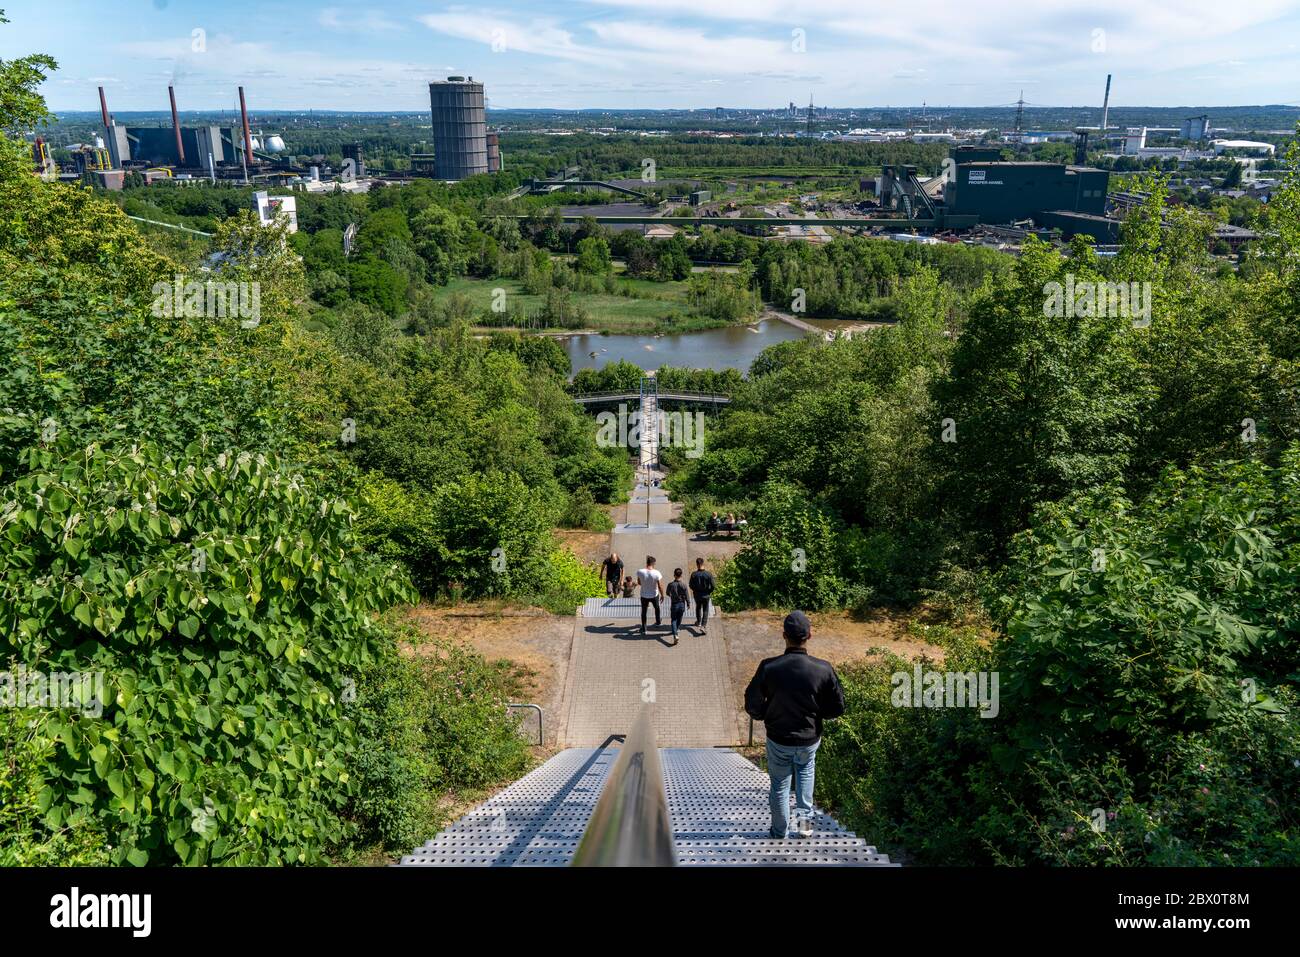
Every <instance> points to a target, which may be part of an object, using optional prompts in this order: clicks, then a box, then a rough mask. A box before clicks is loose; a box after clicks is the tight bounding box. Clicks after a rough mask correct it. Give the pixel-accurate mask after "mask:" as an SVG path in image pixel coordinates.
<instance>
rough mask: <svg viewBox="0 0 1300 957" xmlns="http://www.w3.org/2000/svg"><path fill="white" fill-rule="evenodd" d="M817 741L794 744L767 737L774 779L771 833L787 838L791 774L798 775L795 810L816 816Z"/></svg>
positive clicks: (770, 800)
mask: <svg viewBox="0 0 1300 957" xmlns="http://www.w3.org/2000/svg"><path fill="white" fill-rule="evenodd" d="M820 745H821V742H820V741H818V742H817V743H816V744H811V745H808V746H807V747H792V746H789V745H785V744H777V743H776V742H775V741H773V740H772V739H771V738H768V739H767V774H768V777H769V778H771V779H772V790H771V791H770V792H769V793H768V804H769V805H770V806H771V808H772V830H771V835H772V837H775V838H778V839H780V838H784V837H785V836H786V834H787V833H789V829H790V820H789V817H790V778H791V777H793V778H794V782H795V786H794V802H795V814H796V816H798V817H809V818H810V817H812V809H813V774H814V772H815V771H816V768H817V748H818V747H819V746H820Z"/></svg>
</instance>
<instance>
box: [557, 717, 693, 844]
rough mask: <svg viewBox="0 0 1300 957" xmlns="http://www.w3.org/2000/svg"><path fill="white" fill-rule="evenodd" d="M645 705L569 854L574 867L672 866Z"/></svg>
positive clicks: (658, 768)
mask: <svg viewBox="0 0 1300 957" xmlns="http://www.w3.org/2000/svg"><path fill="white" fill-rule="evenodd" d="M650 707H651V706H650V705H648V704H646V705H642V707H641V712H640V714H638V715H637V718H636V721H635V722H634V723H633V725H632V730H631V731H630V732H629V733H628V735H627V737H626V738H625V739H624V740H623V747H622V748H620V749H619V753H618V759H617V760H616V761H615V762H614V767H612V768H611V769H610V772H609V776H608V777H607V778H606V779H605V786H604V788H602V790H601V792H600V800H599V801H597V802H596V807H595V810H593V811H592V813H591V820H590V821H588V822H587V827H586V830H584V831H583V833H582V840H581V841H580V842H579V843H578V849H577V851H576V852H575V853H574V855H573V866H574V867H674V866H675V865H676V864H677V851H676V849H675V848H674V845H673V828H672V824H671V823H670V822H669V818H668V791H667V789H665V787H664V774H663V766H662V765H661V764H660V762H659V748H658V746H657V745H656V743H655V732H654V723H653V720H652V718H651V713H650Z"/></svg>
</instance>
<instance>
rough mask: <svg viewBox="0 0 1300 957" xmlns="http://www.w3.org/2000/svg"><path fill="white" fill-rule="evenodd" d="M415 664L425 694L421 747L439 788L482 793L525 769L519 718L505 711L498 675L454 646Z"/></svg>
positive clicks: (526, 756) (527, 755)
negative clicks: (429, 759)
mask: <svg viewBox="0 0 1300 957" xmlns="http://www.w3.org/2000/svg"><path fill="white" fill-rule="evenodd" d="M416 664H417V667H418V668H419V669H420V671H421V674H422V677H423V679H424V681H425V684H426V688H427V693H428V701H429V706H430V710H429V718H428V721H427V724H426V725H425V741H426V746H427V747H428V749H429V753H430V754H431V755H432V757H433V761H434V765H435V766H434V780H435V782H436V783H437V785H438V786H440V787H443V788H481V787H485V786H487V785H489V784H496V783H498V782H500V781H503V780H510V779H513V778H516V777H518V776H519V775H520V774H522V773H523V772H524V771H525V770H526V769H527V767H528V763H529V760H530V752H529V750H528V743H527V742H526V741H525V740H524V738H523V737H522V736H521V735H520V734H519V718H518V717H516V716H512V715H510V714H508V713H507V711H506V709H505V703H506V701H507V698H506V694H505V685H504V683H503V679H502V675H501V673H500V672H499V671H497V670H495V669H493V668H491V667H489V666H488V665H487V663H486V662H485V661H484V660H483V659H482V657H480V656H479V655H477V654H475V653H473V652H471V651H468V650H466V649H465V648H463V647H462V646H460V645H457V644H454V643H447V644H444V645H442V646H440V648H439V650H438V654H437V657H436V658H431V659H419V660H417V662H416Z"/></svg>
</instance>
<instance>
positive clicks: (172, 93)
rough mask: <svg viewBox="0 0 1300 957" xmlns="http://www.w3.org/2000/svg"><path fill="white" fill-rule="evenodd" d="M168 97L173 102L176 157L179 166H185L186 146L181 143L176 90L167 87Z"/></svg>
mask: <svg viewBox="0 0 1300 957" xmlns="http://www.w3.org/2000/svg"><path fill="white" fill-rule="evenodd" d="M167 96H168V98H170V99H171V101H172V129H173V130H175V131H176V157H177V164H176V165H178V166H184V165H185V144H184V143H183V142H181V120H180V116H179V115H178V114H177V113H176V89H175V88H174V87H170V86H169V87H167Z"/></svg>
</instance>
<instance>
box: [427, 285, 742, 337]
mask: <svg viewBox="0 0 1300 957" xmlns="http://www.w3.org/2000/svg"><path fill="white" fill-rule="evenodd" d="M619 283H620V285H622V286H625V287H627V288H629V290H630V291H631V293H632V295H631V296H621V295H609V294H607V293H583V292H575V293H574V294H573V299H574V302H575V303H576V304H577V305H579V306H580V307H581V308H582V310H583V311H584V312H585V313H586V314H587V316H588V321H587V323H586V327H587V328H589V329H595V330H598V331H601V332H610V333H630V334H639V333H647V332H664V331H674V332H684V331H688V330H692V329H708V328H713V327H715V326H718V325H722V324H723V323H719V322H716V321H714V320H711V319H704V318H701V317H699V316H694V315H692V314H691V311H690V307H689V306H688V305H687V303H686V283H684V282H654V281H652V280H647V279H620V280H619ZM494 289H504V290H505V291H506V302H507V303H509V304H510V305H511V306H512V307H519V308H522V309H525V310H527V311H529V312H534V311H539V310H540V309H541V308H542V306H543V305H544V304H545V300H544V298H543V297H542V296H534V295H529V294H528V293H527V292H525V291H524V287H523V284H522V283H521V282H519V281H518V280H516V279H466V278H460V279H453V280H452V281H451V282H450V283H448V284H447V285H446V286H442V287H440V288H439V289H438V290H437V298H438V299H439V300H442V299H445V298H447V297H449V296H453V295H456V294H460V295H464V296H466V297H468V298H469V301H470V302H471V303H473V304H474V306H475V307H477V308H480V309H488V308H490V307H491V304H492V290H494ZM570 331H572V330H570Z"/></svg>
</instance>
